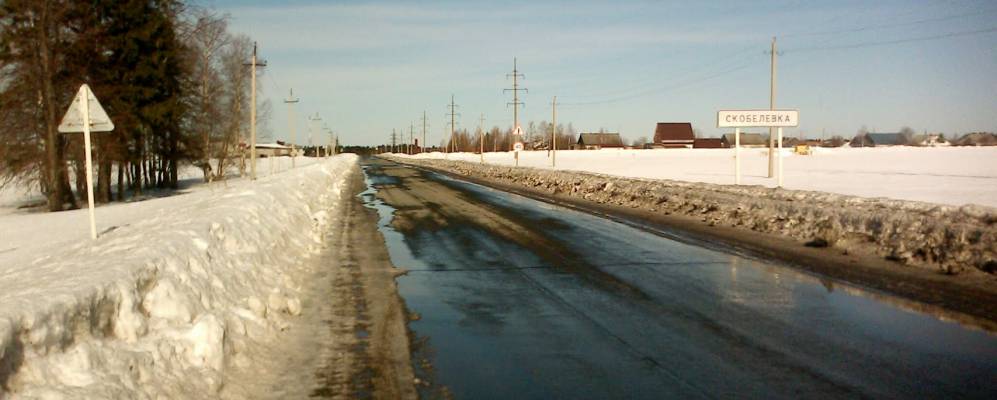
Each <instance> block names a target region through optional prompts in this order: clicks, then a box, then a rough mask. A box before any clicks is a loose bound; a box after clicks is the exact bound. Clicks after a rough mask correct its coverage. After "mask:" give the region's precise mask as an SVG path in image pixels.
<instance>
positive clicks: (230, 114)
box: [0, 0, 267, 211]
mask: <svg viewBox="0 0 997 400" xmlns="http://www.w3.org/2000/svg"><path fill="white" fill-rule="evenodd" d="M226 21H227V18H226V17H225V16H222V15H218V14H216V13H214V12H211V11H208V10H206V9H203V8H197V7H189V6H187V5H186V4H184V3H183V2H181V1H177V0H92V1H78V0H4V1H2V2H0V187H2V186H3V185H9V184H13V183H16V184H28V185H32V186H33V187H36V188H38V189H39V190H40V191H41V192H42V193H43V194H44V195H45V197H46V201H47V205H48V209H49V210H51V211H59V210H63V209H68V208H76V207H77V206H78V202H77V199H76V195H75V194H74V191H73V189H74V188H75V189H76V193H82V192H84V191H85V189H86V187H85V185H86V182H85V169H84V168H85V167H84V159H83V157H84V156H83V145H82V135H79V134H61V133H59V132H58V130H57V128H58V125H59V123H60V122H61V119H62V116H63V113H65V112H66V109H67V108H68V107H69V105H70V103H71V101H72V99H73V96H75V94H76V91H77V89H78V88H79V86H80V85H81V84H83V83H86V84H88V85H89V86H90V87H91V89H92V90H93V91H94V93H95V94H96V96H97V98H98V99H99V101H100V103H101V105H102V106H103V107H104V109H105V110H106V111H107V113H108V115H109V116H110V118H111V120H112V121H113V122H114V125H115V129H114V131H112V132H105V133H96V134H94V135H93V141H94V144H93V147H94V149H95V152H96V159H95V160H94V168H95V170H94V172H95V176H96V178H97V179H96V180H97V182H96V185H95V193H94V194H95V199H96V200H97V201H98V202H108V201H114V200H118V201H121V200H124V199H126V198H127V197H129V196H137V195H142V193H143V190H148V189H150V188H166V189H169V188H177V186H178V180H179V176H178V174H179V170H180V168H181V166H183V165H186V164H194V165H197V166H199V167H200V168H201V169H202V171H203V173H204V178H205V179H207V180H211V179H215V178H218V177H223V176H224V171H225V170H226V168H229V167H231V166H233V165H235V163H236V162H237V161H236V160H233V159H232V158H233V156H232V155H233V154H237V153H238V152H237V150H238V147H239V142H240V137H241V135H242V134H243V132H245V131H246V130H247V126H248V124H249V121H248V119H249V109H248V108H249V104H248V103H249V97H250V93H249V91H250V88H249V83H248V82H249V79H250V76H249V69H248V67H246V66H245V63H247V62H248V61H249V60H250V58H251V55H252V51H253V44H252V42H251V40H250V39H249V38H248V37H246V36H244V35H236V34H233V33H230V32H229V31H228V26H227V22H226ZM266 108H267V107H266V105H265V106H264V109H266ZM260 114H262V117H260V118H266V116H267V113H266V112H265V110H264V112H262V113H260ZM71 178H73V179H71Z"/></svg>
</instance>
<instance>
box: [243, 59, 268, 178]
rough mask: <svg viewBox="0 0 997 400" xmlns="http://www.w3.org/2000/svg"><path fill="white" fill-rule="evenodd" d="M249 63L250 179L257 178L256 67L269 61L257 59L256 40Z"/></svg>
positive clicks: (263, 65) (262, 65)
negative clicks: (251, 60) (250, 74)
mask: <svg viewBox="0 0 997 400" xmlns="http://www.w3.org/2000/svg"><path fill="white" fill-rule="evenodd" d="M247 65H249V66H251V67H252V74H253V75H252V79H250V82H252V83H251V84H250V85H251V88H250V93H249V96H250V97H251V99H250V100H249V101H250V103H251V108H250V111H249V119H250V125H249V132H250V133H249V135H250V139H249V158H250V162H249V170H250V172H249V179H252V180H256V67H266V66H267V62H266V61H261V62H257V59H256V42H253V62H252V63H249V64H247Z"/></svg>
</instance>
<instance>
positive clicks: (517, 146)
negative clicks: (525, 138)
mask: <svg viewBox="0 0 997 400" xmlns="http://www.w3.org/2000/svg"><path fill="white" fill-rule="evenodd" d="M523 148H525V146H523V142H516V144H514V145H512V149H513V150H515V151H523Z"/></svg>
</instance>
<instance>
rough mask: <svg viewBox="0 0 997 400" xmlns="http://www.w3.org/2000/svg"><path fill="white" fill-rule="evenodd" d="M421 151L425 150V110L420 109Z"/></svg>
mask: <svg viewBox="0 0 997 400" xmlns="http://www.w3.org/2000/svg"><path fill="white" fill-rule="evenodd" d="M422 152H423V153H425V152H426V110H422Z"/></svg>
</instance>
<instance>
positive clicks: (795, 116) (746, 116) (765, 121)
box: [717, 110, 800, 187]
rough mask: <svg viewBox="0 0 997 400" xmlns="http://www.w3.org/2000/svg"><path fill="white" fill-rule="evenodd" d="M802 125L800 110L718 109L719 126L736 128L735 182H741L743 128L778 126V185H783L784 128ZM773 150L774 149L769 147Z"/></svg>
mask: <svg viewBox="0 0 997 400" xmlns="http://www.w3.org/2000/svg"><path fill="white" fill-rule="evenodd" d="M799 125H800V112H799V111H798V110H721V111H717V127H718V128H734V184H735V185H740V184H741V128H751V127H771V128H778V129H777V130H776V131H777V132H778V139H776V141H777V143H778V145H779V147H778V149H777V150H776V151H777V152H776V154H777V158H776V159H777V160H778V161H779V173H778V183H777V184H776V186H777V187H782V181H783V179H782V128H787V127H794V126H799ZM769 151H770V152H771V151H772V150H771V149H769Z"/></svg>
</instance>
